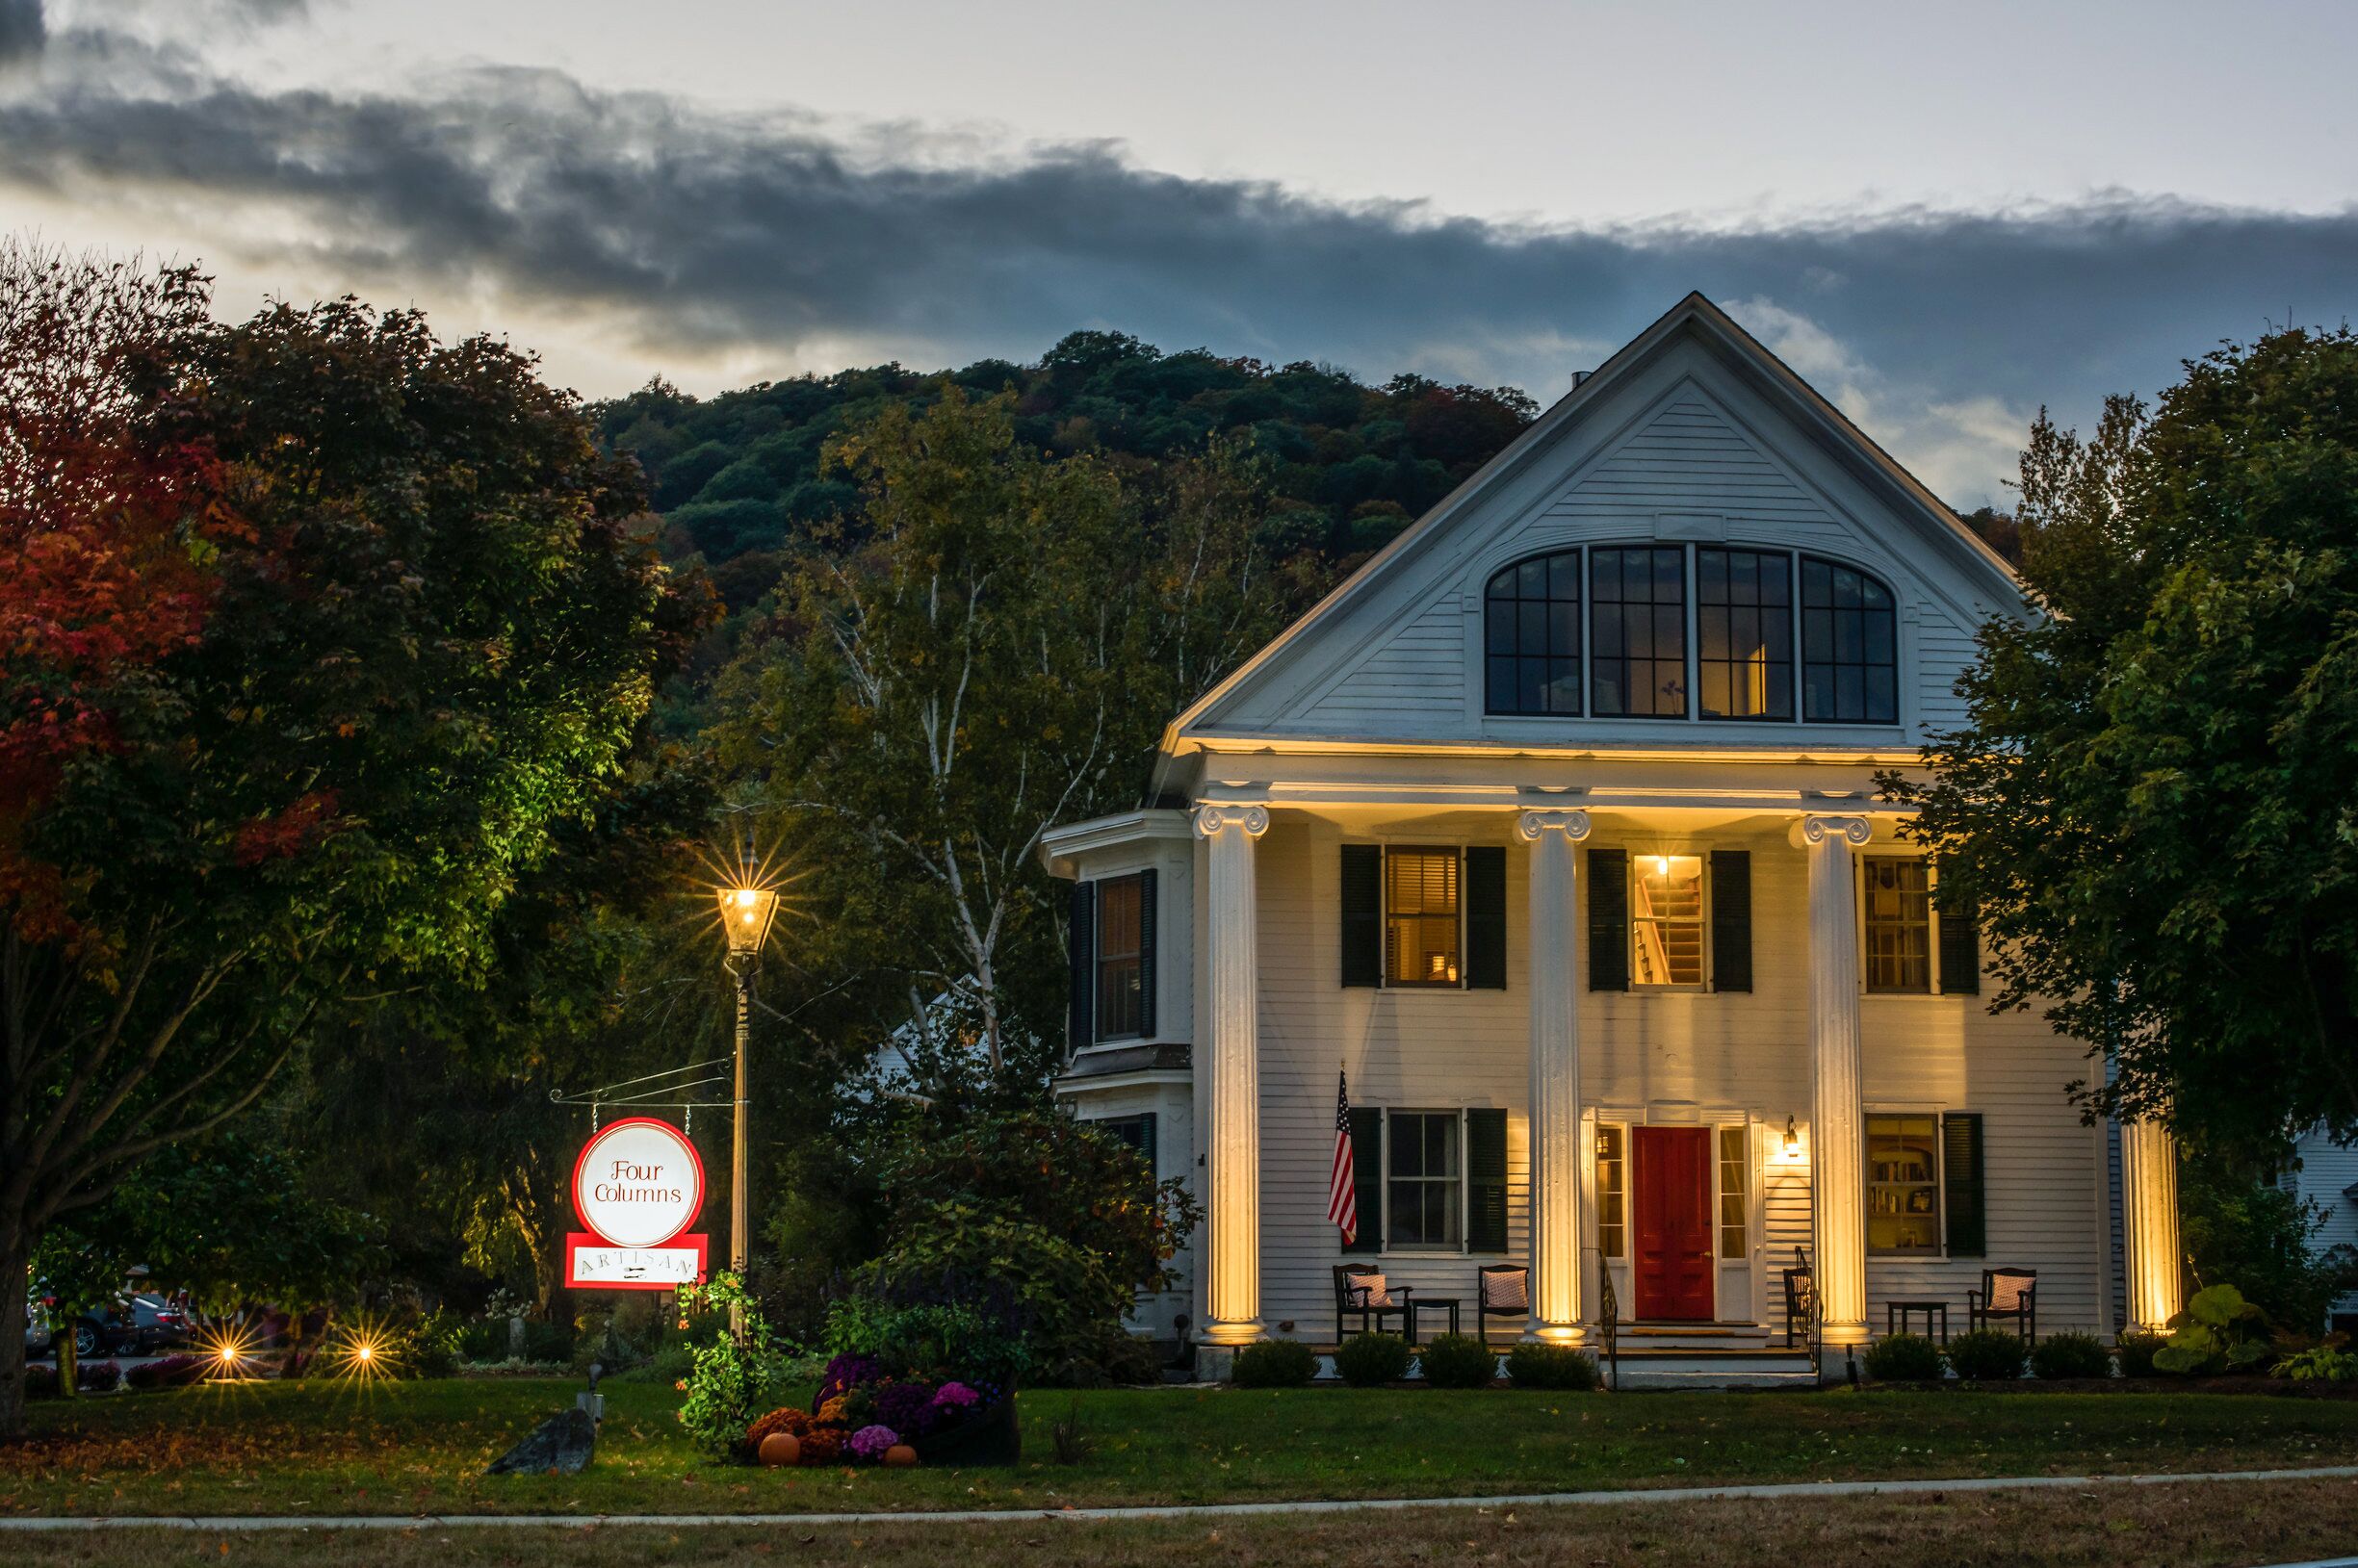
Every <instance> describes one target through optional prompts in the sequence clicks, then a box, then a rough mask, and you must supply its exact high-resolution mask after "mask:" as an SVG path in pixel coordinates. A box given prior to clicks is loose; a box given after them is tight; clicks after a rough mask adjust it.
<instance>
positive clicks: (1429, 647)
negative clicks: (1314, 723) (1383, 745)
mask: <svg viewBox="0 0 2358 1568" xmlns="http://www.w3.org/2000/svg"><path fill="white" fill-rule="evenodd" d="M1465 674H1466V672H1465V625H1464V614H1463V613H1462V612H1461V611H1460V610H1459V608H1458V596H1457V595H1456V594H1455V593H1454V592H1453V593H1451V594H1450V595H1449V596H1448V598H1446V599H1445V600H1442V601H1440V602H1438V603H1436V604H1433V605H1432V606H1430V607H1429V608H1427V609H1426V610H1425V611H1424V612H1423V613H1422V614H1420V615H1418V616H1417V617H1416V618H1415V619H1413V620H1412V621H1410V622H1409V623H1408V624H1407V625H1406V626H1404V627H1402V628H1401V629H1400V630H1399V631H1398V632H1397V633H1395V634H1394V635H1393V636H1392V638H1391V640H1390V641H1388V642H1386V643H1385V644H1383V646H1381V647H1379V648H1377V649H1376V650H1375V651H1374V652H1373V653H1371V654H1369V655H1367V657H1366V658H1365V659H1364V660H1362V661H1361V662H1360V663H1359V664H1358V665H1357V666H1355V667H1354V668H1353V669H1352V670H1351V671H1350V673H1349V674H1347V675H1345V676H1344V677H1343V679H1342V680H1341V681H1337V682H1336V683H1335V684H1334V688H1333V689H1332V690H1330V691H1329V692H1328V693H1327V694H1326V695H1325V696H1324V697H1322V698H1321V699H1320V700H1319V701H1318V703H1317V704H1316V706H1315V708H1314V711H1315V712H1316V713H1317V715H1318V716H1319V717H1320V719H1322V720H1325V721H1330V722H1332V723H1334V725H1335V727H1336V728H1337V729H1340V730H1344V731H1349V732H1352V733H1362V732H1363V733H1383V732H1384V731H1386V730H1387V729H1391V728H1393V727H1395V726H1396V725H1398V724H1399V723H1400V721H1402V720H1403V719H1408V720H1411V721H1412V722H1417V723H1419V724H1420V725H1422V724H1428V723H1429V724H1438V725H1445V724H1448V723H1449V722H1451V721H1453V720H1458V719H1462V718H1463V717H1464V713H1465V689H1464V683H1465Z"/></svg>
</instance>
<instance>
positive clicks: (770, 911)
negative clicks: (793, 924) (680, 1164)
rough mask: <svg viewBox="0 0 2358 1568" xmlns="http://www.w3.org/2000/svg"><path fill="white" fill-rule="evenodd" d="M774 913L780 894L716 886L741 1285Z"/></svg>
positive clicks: (732, 1203) (733, 1312) (738, 1318)
mask: <svg viewBox="0 0 2358 1568" xmlns="http://www.w3.org/2000/svg"><path fill="white" fill-rule="evenodd" d="M777 913H778V895H777V893H776V892H774V891H773V890H771V889H769V888H767V887H723V888H722V889H720V924H721V929H722V930H723V931H725V932H726V933H727V934H728V938H729V958H728V964H729V975H730V978H731V979H733V980H735V981H736V982H737V1090H736V1094H735V1096H734V1101H733V1106H732V1109H733V1110H734V1113H735V1115H734V1117H733V1118H732V1126H733V1131H732V1135H731V1147H730V1151H729V1267H730V1269H731V1270H733V1271H734V1272H736V1274H737V1277H738V1284H739V1285H740V1286H741V1285H742V1284H743V1282H744V1279H745V1272H746V1265H747V1264H748V1263H750V1262H751V1261H752V1257H753V1230H752V1218H751V1215H752V1205H751V1203H750V1201H749V1200H748V1195H747V1193H746V1187H747V1185H748V1180H749V1178H748V1175H747V1170H746V1167H747V1149H748V1147H749V1143H750V1141H749V1140H748V1138H747V1136H746V1127H745V1116H746V1109H747V1099H748V1096H747V1094H746V1080H745V1067H746V1062H745V1059H746V1057H747V1056H748V1055H749V1054H750V1053H749V1051H748V1049H747V1047H749V1046H750V1045H751V1043H752V1041H753V972H754V970H755V969H756V968H758V967H759V966H760V964H761V962H762V944H763V943H764V941H767V940H768V939H769V922H770V921H771V919H772V918H774V917H775V916H776V914H777ZM729 1332H730V1334H731V1335H733V1336H734V1337H736V1338H737V1339H738V1340H739V1341H741V1340H743V1339H744V1337H745V1308H744V1306H743V1305H742V1303H732V1304H731V1306H730V1308H729Z"/></svg>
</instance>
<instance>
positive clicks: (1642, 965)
mask: <svg viewBox="0 0 2358 1568" xmlns="http://www.w3.org/2000/svg"><path fill="white" fill-rule="evenodd" d="M1629 941H1630V967H1629V975H1630V979H1631V981H1632V982H1633V983H1634V984H1637V985H1640V986H1700V985H1701V984H1702V983H1703V858H1702V857H1701V856H1699V855H1644V854H1640V855H1632V856H1631V857H1630V858H1629Z"/></svg>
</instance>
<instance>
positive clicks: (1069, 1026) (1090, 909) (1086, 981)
mask: <svg viewBox="0 0 2358 1568" xmlns="http://www.w3.org/2000/svg"><path fill="white" fill-rule="evenodd" d="M1065 919H1066V922H1067V923H1068V925H1069V927H1070V932H1069V934H1068V935H1067V937H1066V938H1065V953H1066V957H1067V959H1068V961H1069V963H1070V964H1071V967H1072V984H1073V995H1072V999H1071V1003H1070V1009H1069V1011H1068V1012H1067V1013H1066V1014H1065V1032H1066V1036H1067V1039H1068V1041H1069V1042H1070V1045H1071V1048H1072V1049H1074V1050H1076V1051H1077V1050H1079V1049H1080V1048H1081V1047H1082V1046H1083V1045H1089V1044H1094V1043H1095V1042H1096V1040H1097V1016H1096V1014H1095V1012H1094V1011H1093V1007H1092V1004H1093V1003H1094V1002H1095V1000H1096V995H1095V991H1096V988H1095V986H1094V984H1093V982H1094V981H1095V980H1096V979H1097V885H1096V884H1095V883H1089V882H1076V883H1075V884H1073V894H1072V897H1071V899H1070V900H1068V902H1067V905H1066V913H1065Z"/></svg>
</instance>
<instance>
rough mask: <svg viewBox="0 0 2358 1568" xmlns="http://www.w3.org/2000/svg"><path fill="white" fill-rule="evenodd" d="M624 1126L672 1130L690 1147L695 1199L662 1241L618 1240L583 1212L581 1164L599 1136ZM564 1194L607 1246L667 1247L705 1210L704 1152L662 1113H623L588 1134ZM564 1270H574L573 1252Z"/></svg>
mask: <svg viewBox="0 0 2358 1568" xmlns="http://www.w3.org/2000/svg"><path fill="white" fill-rule="evenodd" d="M623 1127H661V1128H662V1129H663V1130H664V1131H665V1132H667V1133H669V1134H671V1136H672V1137H674V1138H676V1139H678V1140H679V1141H680V1146H681V1147H682V1148H685V1149H686V1150H687V1160H688V1164H689V1165H690V1166H692V1167H693V1168H694V1169H695V1172H696V1201H695V1203H694V1204H693V1205H691V1206H690V1207H689V1209H688V1211H687V1219H685V1220H683V1221H680V1227H679V1230H675V1231H673V1232H672V1233H671V1234H670V1235H669V1236H666V1237H664V1238H662V1240H661V1241H655V1242H618V1241H616V1240H614V1238H612V1237H611V1236H609V1235H608V1234H607V1233H606V1232H605V1231H603V1230H600V1229H599V1228H598V1226H597V1221H593V1220H591V1219H590V1218H589V1216H588V1215H586V1214H583V1212H582V1166H583V1163H584V1162H585V1161H587V1160H588V1158H589V1151H590V1150H591V1149H593V1148H596V1147H597V1146H598V1142H599V1140H601V1139H603V1138H604V1137H606V1135H607V1134H609V1133H611V1132H614V1131H616V1130H617V1129H619V1128H623ZM565 1195H566V1196H567V1197H569V1198H571V1199H572V1200H573V1217H574V1218H575V1219H576V1220H579V1221H581V1222H582V1223H583V1224H584V1225H587V1226H588V1227H589V1233H590V1234H591V1235H592V1236H595V1237H596V1238H597V1239H598V1240H599V1241H601V1242H603V1243H605V1244H606V1245H607V1246H608V1247H636V1248H638V1249H639V1250H642V1251H643V1250H646V1249H648V1248H650V1247H664V1246H667V1245H669V1244H670V1243H671V1242H672V1241H674V1240H675V1239H677V1238H678V1237H679V1235H680V1233H681V1231H685V1230H686V1229H687V1227H688V1226H690V1225H692V1224H694V1223H695V1222H696V1219H697V1216H699V1215H701V1214H703V1213H704V1156H703V1155H701V1154H698V1153H697V1152H696V1144H695V1142H694V1140H692V1139H690V1138H689V1137H688V1136H687V1133H685V1132H683V1131H682V1130H681V1129H679V1128H678V1127H675V1126H673V1125H672V1124H671V1123H670V1122H668V1121H665V1120H664V1119H663V1118H661V1117H624V1118H622V1119H621V1120H620V1121H609V1122H608V1123H607V1124H606V1125H605V1126H603V1127H600V1128H599V1129H598V1130H597V1131H596V1132H594V1133H591V1134H590V1135H589V1142H587V1143H586V1144H583V1145H582V1152H580V1153H579V1154H576V1155H575V1156H574V1157H573V1180H572V1182H571V1183H569V1184H568V1185H567V1186H566V1188H565ZM565 1272H567V1273H568V1274H570V1273H571V1272H573V1260H572V1258H571V1257H570V1256H568V1257H567V1258H566V1260H565Z"/></svg>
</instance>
